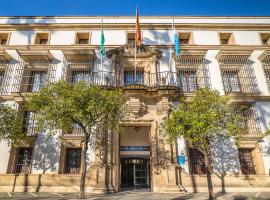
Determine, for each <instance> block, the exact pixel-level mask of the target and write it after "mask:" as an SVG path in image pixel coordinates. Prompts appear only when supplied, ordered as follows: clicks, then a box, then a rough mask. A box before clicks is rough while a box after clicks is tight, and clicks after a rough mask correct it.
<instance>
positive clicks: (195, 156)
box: [189, 148, 205, 174]
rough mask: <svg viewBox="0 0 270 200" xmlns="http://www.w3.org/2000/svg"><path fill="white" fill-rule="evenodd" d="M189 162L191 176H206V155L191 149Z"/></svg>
mask: <svg viewBox="0 0 270 200" xmlns="http://www.w3.org/2000/svg"><path fill="white" fill-rule="evenodd" d="M189 162H190V172H191V174H205V161H204V155H203V153H202V152H200V151H199V150H198V149H194V148H190V149H189Z"/></svg>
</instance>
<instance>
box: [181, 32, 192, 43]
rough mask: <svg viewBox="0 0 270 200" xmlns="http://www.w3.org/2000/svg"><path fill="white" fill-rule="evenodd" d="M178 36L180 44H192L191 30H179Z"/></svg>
mask: <svg viewBox="0 0 270 200" xmlns="http://www.w3.org/2000/svg"><path fill="white" fill-rule="evenodd" d="M178 36H179V42H180V45H187V44H194V41H193V36H192V33H191V32H179V33H178Z"/></svg>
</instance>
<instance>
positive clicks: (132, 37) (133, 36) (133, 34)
mask: <svg viewBox="0 0 270 200" xmlns="http://www.w3.org/2000/svg"><path fill="white" fill-rule="evenodd" d="M126 37H127V44H128V43H135V39H136V32H127V33H126ZM141 37H142V31H141Z"/></svg>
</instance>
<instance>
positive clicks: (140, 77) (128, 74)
mask: <svg viewBox="0 0 270 200" xmlns="http://www.w3.org/2000/svg"><path fill="white" fill-rule="evenodd" d="M144 78H145V74H144V71H143V70H136V79H135V71H134V70H130V71H125V72H124V85H125V86H127V85H133V84H135V85H145V84H146V83H145V80H144Z"/></svg>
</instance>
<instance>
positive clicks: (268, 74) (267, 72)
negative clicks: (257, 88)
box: [264, 68, 270, 90]
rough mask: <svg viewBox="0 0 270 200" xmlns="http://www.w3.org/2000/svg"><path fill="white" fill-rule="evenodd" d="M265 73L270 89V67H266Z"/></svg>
mask: <svg viewBox="0 0 270 200" xmlns="http://www.w3.org/2000/svg"><path fill="white" fill-rule="evenodd" d="M264 73H265V77H266V83H267V86H268V89H269V90H270V68H265V69H264Z"/></svg>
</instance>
